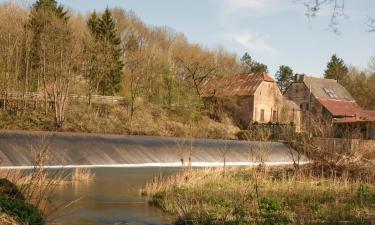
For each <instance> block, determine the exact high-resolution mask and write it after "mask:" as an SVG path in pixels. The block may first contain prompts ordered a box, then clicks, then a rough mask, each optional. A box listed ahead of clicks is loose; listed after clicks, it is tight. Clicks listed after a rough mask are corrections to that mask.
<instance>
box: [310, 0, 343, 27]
mask: <svg viewBox="0 0 375 225" xmlns="http://www.w3.org/2000/svg"><path fill="white" fill-rule="evenodd" d="M303 4H304V5H305V7H306V16H307V18H309V20H311V19H312V18H314V17H316V16H317V13H318V12H319V11H320V10H321V9H322V7H324V6H328V7H332V14H331V19H330V22H329V25H328V26H329V28H330V29H331V30H332V31H333V32H334V33H335V34H339V33H340V31H339V28H338V25H339V21H340V18H344V19H345V18H347V15H346V14H345V0H304V3H303Z"/></svg>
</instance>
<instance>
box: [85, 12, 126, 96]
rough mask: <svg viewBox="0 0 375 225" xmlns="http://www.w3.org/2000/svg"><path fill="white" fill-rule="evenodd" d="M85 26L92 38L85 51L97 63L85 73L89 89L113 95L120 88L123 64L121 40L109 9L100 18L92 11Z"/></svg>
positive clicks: (92, 61) (91, 60)
mask: <svg viewBox="0 0 375 225" xmlns="http://www.w3.org/2000/svg"><path fill="white" fill-rule="evenodd" d="M87 26H88V28H89V30H90V33H91V35H92V37H93V39H94V40H93V41H91V45H87V52H91V54H89V55H90V56H89V57H90V60H89V61H90V62H91V63H97V65H96V66H95V65H93V66H92V67H91V70H90V73H88V74H87V75H88V77H87V78H88V79H89V81H90V82H89V83H90V84H89V85H90V86H91V88H90V89H91V90H95V91H96V92H99V93H100V94H102V95H114V94H115V93H117V92H118V91H119V90H120V85H121V71H122V68H123V66H124V65H123V62H122V59H121V54H122V50H121V40H120V38H119V36H118V34H117V29H116V23H115V21H114V18H113V17H112V14H111V11H110V10H109V9H108V8H107V9H106V10H105V11H104V13H103V15H102V16H101V17H100V18H99V17H98V15H97V14H96V12H95V11H94V12H93V13H92V14H91V15H90V18H89V19H88V21H87ZM98 51H99V52H98ZM103 67H105V68H103ZM90 95H91V91H90Z"/></svg>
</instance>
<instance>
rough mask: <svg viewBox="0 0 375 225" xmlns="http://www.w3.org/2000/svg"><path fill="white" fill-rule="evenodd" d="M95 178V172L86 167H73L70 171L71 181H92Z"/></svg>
mask: <svg viewBox="0 0 375 225" xmlns="http://www.w3.org/2000/svg"><path fill="white" fill-rule="evenodd" d="M94 179H95V173H93V172H92V171H91V169H88V168H75V169H74V170H73V172H72V181H73V182H74V181H92V180H94Z"/></svg>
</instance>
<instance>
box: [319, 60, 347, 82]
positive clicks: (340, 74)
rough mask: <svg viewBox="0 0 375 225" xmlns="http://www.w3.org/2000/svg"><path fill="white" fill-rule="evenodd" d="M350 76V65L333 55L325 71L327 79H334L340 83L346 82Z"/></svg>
mask: <svg viewBox="0 0 375 225" xmlns="http://www.w3.org/2000/svg"><path fill="white" fill-rule="evenodd" d="M347 76H348V67H347V66H346V65H345V63H344V60H342V59H340V58H338V57H337V56H336V55H332V58H331V60H330V61H329V62H328V64H327V69H326V70H325V71H324V78H325V79H334V80H336V81H337V82H338V83H340V84H345V82H346V79H347Z"/></svg>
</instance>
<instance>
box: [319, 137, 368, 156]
mask: <svg viewBox="0 0 375 225" xmlns="http://www.w3.org/2000/svg"><path fill="white" fill-rule="evenodd" d="M314 142H315V144H316V146H318V147H319V148H320V149H321V150H323V152H326V153H336V154H337V153H338V154H347V153H353V152H355V151H373V152H375V140H361V139H344V138H315V139H314Z"/></svg>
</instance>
